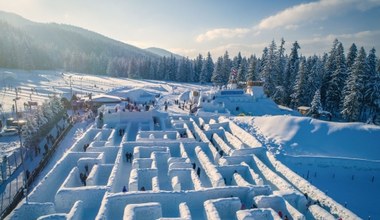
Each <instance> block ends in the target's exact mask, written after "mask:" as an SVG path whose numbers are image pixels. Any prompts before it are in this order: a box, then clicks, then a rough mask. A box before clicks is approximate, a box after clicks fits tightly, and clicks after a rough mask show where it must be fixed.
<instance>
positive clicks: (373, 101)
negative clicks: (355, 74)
mask: <svg viewBox="0 0 380 220" xmlns="http://www.w3.org/2000/svg"><path fill="white" fill-rule="evenodd" d="M366 63H367V74H366V77H365V98H364V100H365V101H364V102H365V106H366V110H367V111H366V112H367V117H372V116H373V115H374V114H375V113H376V109H377V108H379V107H380V106H379V104H380V75H379V73H378V72H377V70H376V67H377V58H376V50H375V48H372V49H371V50H370V52H369V54H368V57H367V60H366Z"/></svg>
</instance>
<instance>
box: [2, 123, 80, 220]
mask: <svg viewBox="0 0 380 220" xmlns="http://www.w3.org/2000/svg"><path fill="white" fill-rule="evenodd" d="M72 126H73V124H72V123H69V124H68V126H66V127H65V129H64V130H63V132H60V135H59V136H58V138H57V139H56V140H55V141H54V143H53V145H52V147H51V148H49V151H48V152H47V153H46V154H45V155H44V157H43V158H42V160H41V161H40V163H39V164H38V166H37V168H36V169H34V170H33V171H32V172H31V173H30V175H29V178H28V179H27V181H26V185H27V186H30V185H31V184H32V183H33V181H34V180H35V179H36V178H37V176H38V174H39V173H40V172H41V171H42V170H43V169H44V168H45V166H46V165H47V164H48V162H49V160H50V158H51V157H52V156H53V154H54V152H55V151H56V149H57V147H58V145H59V143H60V142H61V140H62V139H63V138H64V137H65V136H66V134H67V132H68V131H69V130H70V129H71V128H72ZM29 153H33V152H30V151H29V152H27V153H26V155H29ZM20 156H21V155H19V157H20ZM24 158H25V157H24ZM20 160H21V157H20ZM15 161H18V159H17V160H15ZM16 164H19V165H20V164H21V162H17V163H16ZM18 167H19V169H21V167H20V166H18ZM24 182H25V181H24V171H21V172H20V173H19V174H18V176H17V177H16V178H15V179H14V180H12V181H10V182H8V183H7V184H6V185H2V186H1V187H5V190H4V191H3V193H1V195H0V197H1V201H0V203H1V206H0V208H1V209H0V211H1V212H0V213H1V215H0V219H3V218H4V217H5V216H7V215H8V214H9V213H10V212H11V211H12V210H13V209H14V208H15V207H16V206H17V204H18V203H19V202H20V201H21V200H22V199H23V198H24Z"/></svg>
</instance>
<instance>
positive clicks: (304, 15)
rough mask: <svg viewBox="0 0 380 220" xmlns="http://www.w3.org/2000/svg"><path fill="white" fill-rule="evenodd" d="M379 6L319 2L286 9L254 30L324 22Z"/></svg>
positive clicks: (365, 0)
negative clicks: (317, 21) (334, 17)
mask: <svg viewBox="0 0 380 220" xmlns="http://www.w3.org/2000/svg"><path fill="white" fill-rule="evenodd" d="M377 6H380V0H343V1H342V0H320V1H317V2H310V3H305V4H300V5H296V6H293V7H290V8H287V9H285V10H283V11H281V12H279V13H277V14H275V15H272V16H269V17H267V18H265V19H263V20H261V21H260V22H259V24H258V25H257V26H255V29H257V30H268V29H274V28H277V27H283V26H284V27H291V26H298V25H299V24H301V23H303V22H305V21H308V22H310V21H315V20H324V19H327V18H328V17H331V16H336V15H337V14H341V13H344V12H347V11H351V10H361V11H365V10H368V9H371V8H373V7H377Z"/></svg>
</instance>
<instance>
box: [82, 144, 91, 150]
mask: <svg viewBox="0 0 380 220" xmlns="http://www.w3.org/2000/svg"><path fill="white" fill-rule="evenodd" d="M89 146H90V144H84V145H83V151H84V152H86V150H87V148H88V147H89Z"/></svg>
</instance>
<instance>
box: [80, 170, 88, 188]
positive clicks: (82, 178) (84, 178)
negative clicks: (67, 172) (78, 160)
mask: <svg viewBox="0 0 380 220" xmlns="http://www.w3.org/2000/svg"><path fill="white" fill-rule="evenodd" d="M79 178H80V181H81V182H82V184H83V186H86V180H87V174H86V173H80V174H79Z"/></svg>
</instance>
